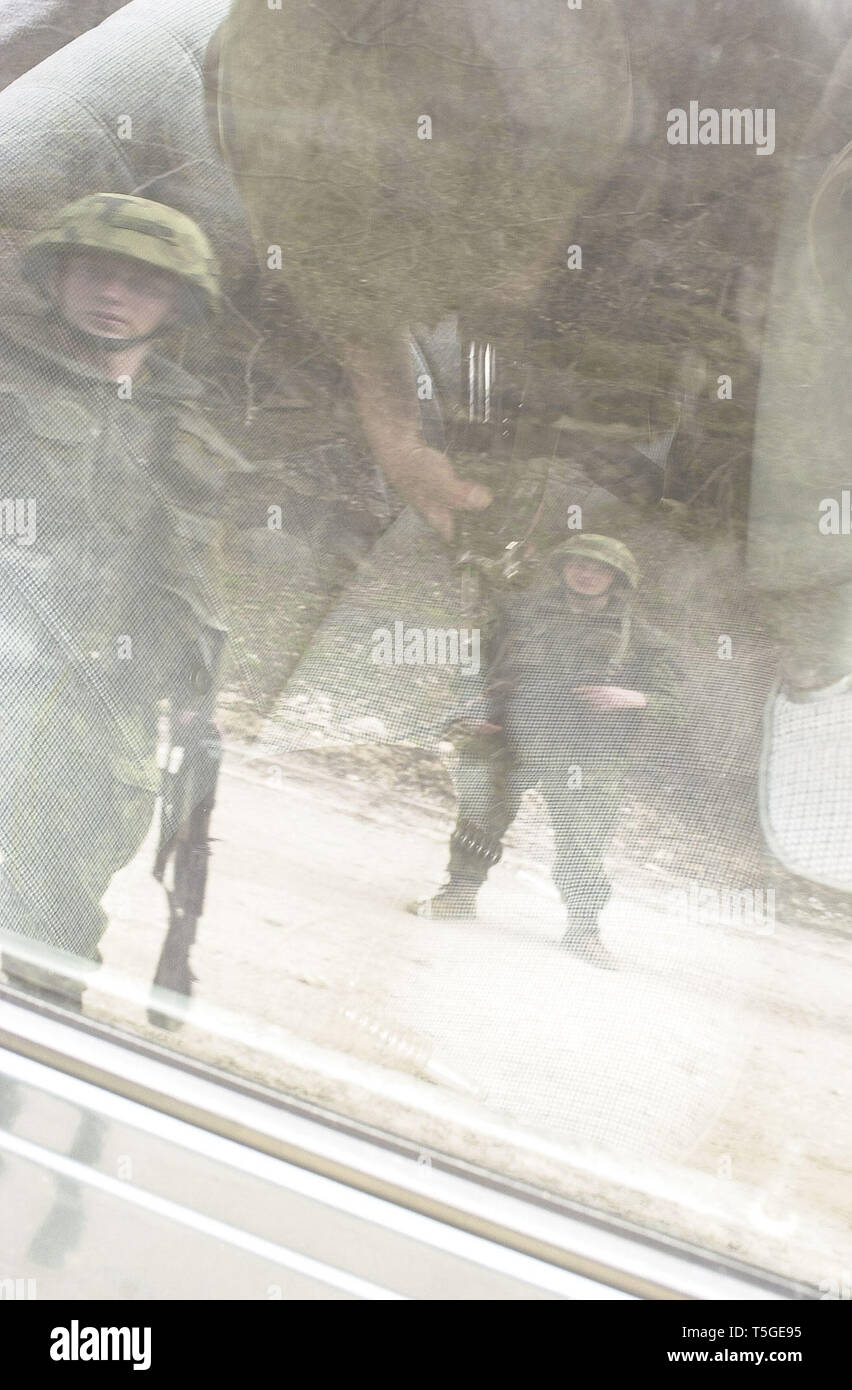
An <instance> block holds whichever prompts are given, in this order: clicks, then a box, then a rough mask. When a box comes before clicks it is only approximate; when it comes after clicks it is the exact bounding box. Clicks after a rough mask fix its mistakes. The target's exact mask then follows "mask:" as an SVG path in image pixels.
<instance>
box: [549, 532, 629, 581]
mask: <svg viewBox="0 0 852 1390" xmlns="http://www.w3.org/2000/svg"><path fill="white" fill-rule="evenodd" d="M575 557H576V558H577V559H586V560H598V561H599V562H600V563H601V564H602V565H609V566H610V567H611V568H612V569H614V570H618V573H619V574H623V575H624V578H625V579H626V580H627V583H628V584H629V585H630V587H631V589H636V588H638V586H639V566H638V564H637V563H636V557H635V555H634V554H633V552H632V551H631V550H628V549H627V546H626V545H625V544H624V543H623V542H622V541H617V540H615V539H614V538H613V537H612V536H594V535H591V534H586V533H584V532H580V533H578V534H577V535H576V536H572V537H571V538H570V540H567V541H563V542H562V544H561V545H558V546H557V547H556V549H555V550H553V551H552V552H551V558H552V559H553V560H554V561H555V562H556V563H557V564H559V565H562V564H564V562H565V561H566V560H567V559H569V558H571V559H574V558H575Z"/></svg>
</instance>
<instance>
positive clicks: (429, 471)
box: [346, 339, 493, 541]
mask: <svg viewBox="0 0 852 1390" xmlns="http://www.w3.org/2000/svg"><path fill="white" fill-rule="evenodd" d="M346 367H347V375H348V377H349V380H350V383H351V386H352V392H353V395H354V397H355V401H356V403H357V406H358V413H359V415H360V417H361V422H362V424H363V427H364V433H365V434H366V436H367V439H368V441H369V444H370V447H371V449H372V450H373V454H374V456H375V459H376V462H377V463H378V465H379V467H380V468H381V469H382V471H383V473H384V474H385V477H386V478H387V480H388V482H389V483H390V484H391V486H392V487H394V488H395V489H396V491H397V492H398V493H400V495H401V496H402V497H403V498H404V499H405V501H406V502H409V503H410V504H411V506H412V507H414V509H415V511H418V512H419V513H420V514H421V516H423V517H424V518H425V520H426V521H428V522H429V524H430V526H433V527H434V528H435V530H436V531H437V532H438V533H439V534H440V535H441V536H443V538H444V539H445V540H448V541H449V540H451V539H452V536H453V516H454V513H455V512H456V511H481V510H482V509H483V508H485V507H488V506H490V504H491V502H492V500H493V499H492V494H491V493H490V492H489V490H488V488H486V487H483V486H482V485H481V484H479V483H472V482H465V481H464V479H462V478H460V477H459V476H458V474H457V473H456V472H455V470H454V469H453V466H452V464H451V463H450V460H449V459H448V458H447V455H446V454H442V453H441V451H440V450H439V449H433V448H431V447H430V446H429V445H428V444H426V443H425V441H424V439H423V436H422V434H421V431H420V418H419V414H418V411H417V404H416V395H415V391H414V381H413V379H412V375H411V366H410V361H409V353H408V348H407V345H406V344H405V343H404V341H403V340H402V339H400V340H399V343H398V344H397V350H396V352H393V351H392V350H389V351H388V352H387V353H386V354H383V355H382V356H381V357H380V355H379V354H371V353H369V352H368V351H367V350H366V349H363V348H351V349H350V351H349V353H348V360H347V363H346Z"/></svg>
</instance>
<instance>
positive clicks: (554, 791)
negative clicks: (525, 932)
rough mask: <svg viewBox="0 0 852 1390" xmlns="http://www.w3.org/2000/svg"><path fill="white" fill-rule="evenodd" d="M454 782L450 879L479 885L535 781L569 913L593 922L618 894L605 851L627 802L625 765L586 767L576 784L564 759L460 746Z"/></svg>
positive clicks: (575, 918) (554, 874)
mask: <svg viewBox="0 0 852 1390" xmlns="http://www.w3.org/2000/svg"><path fill="white" fill-rule="evenodd" d="M455 783H456V794H457V796H458V802H459V813H458V820H457V822H456V827H455V830H454V831H453V837H452V840H451V844H450V863H449V873H450V878H451V881H453V882H454V883H456V884H458V885H459V886H464V887H467V888H470V889H472V890H474V891H475V890H476V889H478V888H480V887H481V885H482V884H483V883H484V882H485V879H486V878H487V876H488V872H489V870H490V869H491V867H492V865H493V864H495V863H496V862H497V860H498V859H499V858H500V855H501V853H502V842H503V837H504V836H505V834H506V831H507V830H508V828H509V826H510V825H511V824H512V822H513V821H514V819H515V817H516V816H517V814H518V811H519V809H520V805H521V800H522V798H523V795H524V792H526V791H527V790H529V789H530V788H531V787H537V788H538V789H539V791H540V793H541V795H542V798H543V800H544V802H545V805H546V806H547V810H548V813H549V816H550V822H551V826H552V829H553V840H554V856H553V866H552V869H551V874H552V877H553V882H554V884H555V885H556V887H557V889H558V890H559V893H560V896H561V897H562V901H563V903H564V904H565V908H566V910H567V912H568V916H569V918H570V920H571V921H572V922H575V923H577V924H583V923H586V924H593V923H594V922H595V921H596V919H597V916H598V913H599V912H600V911H601V909H602V908H603V907H605V905H606V903H607V902H608V901H609V898H610V896H611V894H612V884H611V883H610V880H609V878H608V876H607V874H606V872H605V870H604V863H603V859H604V854H605V852H606V848H607V845H608V843H609V840H610V837H611V835H612V831H613V828H614V825H615V821H616V818H617V816H618V811H619V807H620V805H621V783H622V773H621V769H620V768H619V767H617V766H615V765H613V766H610V767H606V768H600V769H597V770H592V771H591V772H590V771H589V770H588V769H584V774H583V777H582V784H581V785H577V784H576V777H575V775H574V770H573V769H572V768H570V767H568V766H567V765H563V764H561V763H560V762H559V761H554V762H552V763H549V764H547V765H542V764H540V763H521V762H513V761H512V760H511V759H510V758H509V757H508V756H507V755H503V756H498V757H493V758H490V759H481V758H475V757H472V756H471V755H469V754H465V753H462V754H461V756H460V762H459V767H458V770H457V772H456V774H455Z"/></svg>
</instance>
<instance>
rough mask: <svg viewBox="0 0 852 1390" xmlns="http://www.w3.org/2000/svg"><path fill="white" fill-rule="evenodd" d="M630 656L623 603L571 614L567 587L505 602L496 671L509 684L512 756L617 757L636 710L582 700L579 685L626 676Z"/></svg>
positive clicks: (526, 759)
mask: <svg viewBox="0 0 852 1390" xmlns="http://www.w3.org/2000/svg"><path fill="white" fill-rule="evenodd" d="M634 663H635V653H634V651H633V644H632V642H631V640H630V625H629V623H628V624H627V625H625V614H624V613H623V612H622V610H621V609H620V608H618V609H613V610H609V609H603V610H601V611H598V612H591V613H589V614H579V613H574V612H573V611H572V610H571V609H570V607H569V606H568V604H567V602H566V599H565V593H564V589H562V588H561V587H554V588H552V589H550V590H547V591H546V592H545V593H543V594H540V595H538V596H536V597H533V596H532V595H528V596H527V597H526V598H525V599H523V598H521V599H519V600H516V601H515V602H514V603H513V604H512V606H511V608H510V609H507V611H506V614H505V617H504V620H503V640H502V642H501V650H500V656H499V658H498V668H499V669H498V670H497V673H496V674H497V675H498V677H499V678H501V679H505V680H506V681H507V682H508V683H509V684H508V689H507V693H506V695H505V697H504V708H503V724H504V727H505V730H506V738H507V742H508V745H509V748H510V751H511V752H512V754H513V756H514V758H515V759H516V760H518V761H522V762H543V763H547V762H549V761H551V760H553V759H554V758H557V759H565V760H567V761H568V762H572V763H573V762H582V761H583V759H584V758H585V759H586V760H592V759H595V760H597V759H600V758H606V759H611V758H613V757H616V758H617V757H620V756H622V755H623V753H624V738H625V735H628V734H629V733H630V732H631V731H632V729H633V727H634V726H635V722H636V721H635V717H634V716H633V715H632V713H629V712H628V713H627V717H626V719H625V718H622V717H621V715H622V713H623V712H619V714H617V715H616V716H615V718H616V719H617V720H618V723H617V724H615V723H614V722H613V716H612V713H611V712H610V711H603V712H601V711H599V710H596V709H594V708H593V707H592V706H590V705H587V704H585V703H584V702H583V701H582V700H580V699H579V698H578V697H577V696H575V695H572V693H571V692H572V690H573V689H574V688H575V687H577V686H580V685H613V684H619V685H620V684H623V683H625V679H626V673H628V672H629V671H630V669H631V667H632V666H633V665H634Z"/></svg>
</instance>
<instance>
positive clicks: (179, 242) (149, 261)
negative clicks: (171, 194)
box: [24, 193, 219, 315]
mask: <svg viewBox="0 0 852 1390" xmlns="http://www.w3.org/2000/svg"><path fill="white" fill-rule="evenodd" d="M75 247H80V248H88V249H91V250H96V251H111V252H113V253H114V254H115V255H120V256H129V257H130V258H131V259H133V260H136V261H142V262H143V263H144V264H145V265H150V266H154V267H156V269H157V270H167V271H170V272H171V273H172V274H173V275H176V276H177V277H178V278H179V279H180V280H181V281H182V283H183V285H184V286H185V287H186V289H187V290H188V292H189V294H188V296H187V298H188V300H189V302H190V303H191V304H192V305H193V306H194V308H195V312H196V314H197V313H198V311H199V310H200V311H201V312H202V313H203V314H204V315H211V314H212V313H213V312H214V311H215V310H216V308H217V306H218V302H219V265H218V262H217V260H216V256H215V254H214V252H213V249H212V247H211V245H210V243H209V241H208V240H207V237H206V236H205V234H204V232H203V231H202V230H201V228H200V227H199V226H198V225H197V223H195V222H193V220H192V218H191V217H187V216H186V214H185V213H183V212H178V211H177V209H176V208H172V207H168V206H167V205H166V204H165V203H155V202H152V201H151V200H150V199H149V198H137V197H135V196H133V195H131V194H128V193H90V194H87V195H86V197H85V198H79V199H78V200H77V202H75V203H69V204H68V205H67V206H66V207H63V208H60V210H59V211H58V212H57V213H56V215H55V217H54V218H53V220H52V221H51V222H50V223H49V224H48V225H47V226H46V227H44V228H42V230H41V231H40V232H37V233H36V235H35V236H34V237H33V238H32V239H31V241H30V244H29V247H28V249H27V251H26V252H25V255H24V273H25V275H26V276H27V278H28V279H29V280H31V281H33V282H35V283H36V284H39V285H40V286H43V284H44V276H45V273H46V272H47V271H48V270H49V269H51V267H52V265H54V264H55V263H56V260H57V257H58V256H59V255H60V254H61V253H62V251H63V250H68V249H73V248H75Z"/></svg>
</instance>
